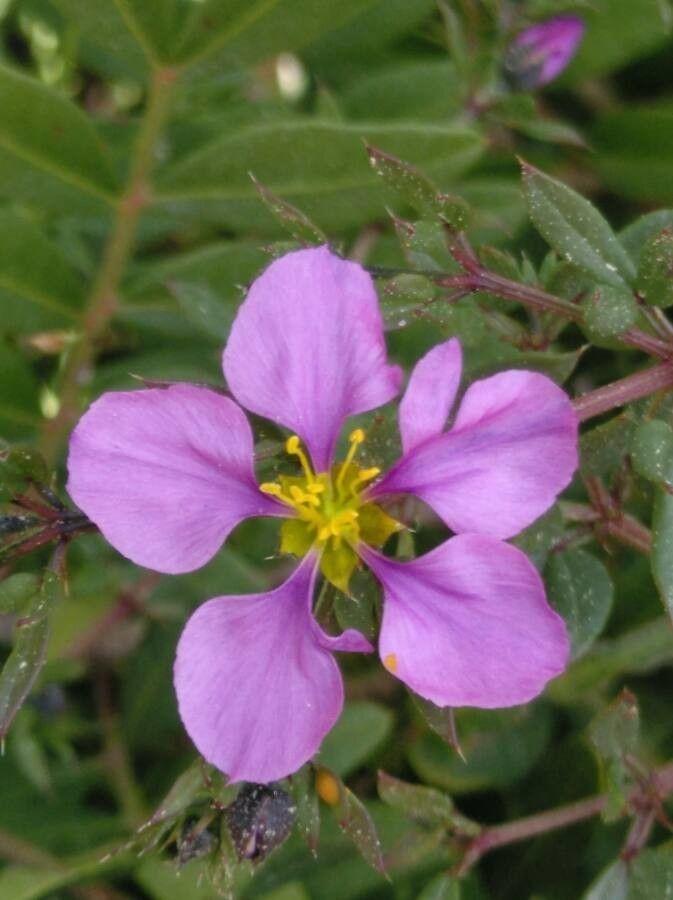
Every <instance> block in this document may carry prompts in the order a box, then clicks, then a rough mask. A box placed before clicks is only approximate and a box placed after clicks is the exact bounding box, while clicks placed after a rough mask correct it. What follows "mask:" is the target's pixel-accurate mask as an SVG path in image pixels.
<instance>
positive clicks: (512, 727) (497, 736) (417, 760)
mask: <svg viewBox="0 0 673 900" xmlns="http://www.w3.org/2000/svg"><path fill="white" fill-rule="evenodd" d="M456 719H457V722H458V732H459V734H460V743H461V746H462V749H463V751H464V755H465V759H466V760H467V761H466V762H464V761H463V760H462V759H460V758H459V757H458V756H457V754H456V753H455V751H454V750H452V749H451V748H450V747H448V746H447V745H446V744H445V743H444V742H443V741H442V740H441V739H440V738H439V737H436V736H435V735H433V734H427V735H424V736H423V737H421V738H420V740H417V741H416V742H415V743H414V744H413V745H412V746H411V747H410V750H409V761H410V762H411V765H412V767H413V769H414V771H415V772H416V773H417V774H418V775H419V777H420V778H422V779H423V780H424V781H427V782H429V783H430V784H433V785H436V786H437V787H441V788H444V789H445V790H447V791H449V792H452V793H465V792H469V791H476V790H486V789H488V788H502V787H505V786H507V785H511V784H513V783H515V782H516V781H518V780H519V779H520V778H523V776H524V775H525V774H526V772H528V771H529V770H530V768H531V767H532V766H533V765H534V763H535V762H536V760H537V759H538V758H539V757H540V754H541V753H542V752H543V751H544V749H545V747H546V745H547V742H548V740H549V737H550V727H551V720H550V716H549V714H548V711H547V710H546V709H545V708H544V707H542V706H537V707H521V708H520V709H518V710H517V711H516V712H501V711H498V712H495V711H492V710H489V711H482V710H472V709H470V710H462V709H461V710H457V712H456Z"/></svg>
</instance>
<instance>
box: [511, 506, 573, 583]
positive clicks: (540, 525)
mask: <svg viewBox="0 0 673 900" xmlns="http://www.w3.org/2000/svg"><path fill="white" fill-rule="evenodd" d="M563 534H564V530H563V516H562V515H561V511H560V510H559V508H558V505H555V506H552V508H551V509H550V510H549V511H548V512H546V513H545V514H544V515H543V516H541V517H540V518H539V519H537V521H535V522H533V524H532V525H529V526H528V528H525V529H524V530H523V531H522V532H520V533H519V534H518V535H517V536H516V537H515V538H514V541H513V543H514V544H516V546H517V547H518V548H519V550H523V552H524V553H525V554H526V556H527V557H528V558H529V559H530V561H531V562H532V563H534V565H535V566H536V568H537V569H539V570H540V571H542V570H543V569H544V567H545V564H546V562H547V558H548V557H549V551H550V550H551V549H552V547H553V546H554V545H555V544H557V543H558V542H559V541H560V540H561V538H562V537H563Z"/></svg>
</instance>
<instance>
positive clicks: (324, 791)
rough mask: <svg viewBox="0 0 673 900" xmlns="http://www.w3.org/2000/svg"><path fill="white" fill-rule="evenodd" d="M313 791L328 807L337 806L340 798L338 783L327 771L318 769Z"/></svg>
mask: <svg viewBox="0 0 673 900" xmlns="http://www.w3.org/2000/svg"><path fill="white" fill-rule="evenodd" d="M315 789H316V792H317V794H318V796H319V797H320V799H321V800H322V801H323V802H324V803H326V804H327V805H328V806H338V805H339V798H340V796H341V789H340V788H339V782H338V781H337V779H336V778H335V777H334V775H332V773H331V772H330V771H329V770H328V769H318V771H317V772H316V776H315Z"/></svg>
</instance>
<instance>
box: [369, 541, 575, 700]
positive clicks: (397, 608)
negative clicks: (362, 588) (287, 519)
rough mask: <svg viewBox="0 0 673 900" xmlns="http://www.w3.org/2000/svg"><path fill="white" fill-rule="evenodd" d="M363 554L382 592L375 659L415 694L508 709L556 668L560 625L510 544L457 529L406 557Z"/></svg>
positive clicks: (561, 663) (562, 638) (563, 645)
mask: <svg viewBox="0 0 673 900" xmlns="http://www.w3.org/2000/svg"><path fill="white" fill-rule="evenodd" d="M363 555H364V558H365V559H366V561H367V563H368V564H369V565H370V566H371V568H372V569H373V571H374V573H375V575H376V576H377V578H379V580H380V581H381V582H382V584H383V588H384V594H385V605H384V611H383V623H382V626H381V636H380V639H379V653H380V655H381V659H382V660H383V662H384V665H385V666H386V668H388V669H389V671H391V672H393V673H394V674H395V675H396V676H397V677H398V678H400V679H401V680H402V681H404V682H405V684H407V685H408V686H409V687H410V688H411V689H412V690H413V691H415V692H416V693H417V694H420V696H421V697H425V698H426V699H427V700H431V701H432V702H433V703H435V704H437V705H438V706H478V707H483V708H486V709H490V708H493V707H501V706H515V705H516V704H519V703H526V702H527V701H529V700H531V699H532V698H533V697H536V696H537V695H538V694H539V693H540V692H541V691H542V690H543V688H544V686H545V685H546V684H547V682H548V681H549V680H550V679H551V678H554V677H555V676H556V675H559V674H560V673H561V672H562V671H563V669H564V668H565V666H566V664H567V661H568V652H569V641H568V635H567V632H566V628H565V624H564V622H563V620H562V619H561V617H560V616H559V615H557V614H556V613H555V612H554V611H553V610H552V609H551V608H550V606H549V605H548V604H547V601H546V599H545V591H544V585H543V584H542V580H541V579H540V576H539V575H538V573H537V571H536V569H535V567H534V566H533V565H532V563H531V562H530V561H529V560H528V559H527V557H526V556H525V555H524V554H523V553H522V552H521V551H520V550H517V549H516V547H511V546H509V545H508V544H504V543H502V542H501V541H497V540H494V539H493V538H490V537H483V536H481V535H474V534H464V535H459V536H458V537H454V538H451V539H450V540H448V541H446V542H445V543H444V544H442V545H441V546H440V547H438V548H437V549H436V550H433V551H431V552H430V553H427V554H426V555H425V556H421V557H419V558H418V559H415V560H413V561H412V562H408V563H400V562H397V561H395V560H392V559H387V558H385V557H383V556H380V555H379V554H378V553H374V552H373V551H371V550H367V551H365V553H364V554H363Z"/></svg>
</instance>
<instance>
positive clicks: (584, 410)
mask: <svg viewBox="0 0 673 900" xmlns="http://www.w3.org/2000/svg"><path fill="white" fill-rule="evenodd" d="M671 387H673V360H671V361H666V362H662V363H659V364H658V365H656V366H652V367H651V368H649V369H645V370H644V371H643V372H636V373H635V374H634V375H628V376H627V377H626V378H621V379H620V380H619V381H614V382H613V383H612V384H606V385H604V386H603V387H600V388H596V390H595V391H589V392H588V393H586V394H582V396H580V397H577V398H576V399H575V400H574V402H573V406H574V407H575V412H576V413H577V415H578V417H579V419H580V421H581V422H584V421H586V420H587V419H591V418H593V416H599V415H601V413H604V412H607V411H608V410H611V409H615V408H616V407H618V406H624V405H625V404H626V403H631V402H632V401H633V400H640V399H641V398H642V397H649V396H650V394H656V393H657V391H661V390H665V389H667V388H671Z"/></svg>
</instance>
